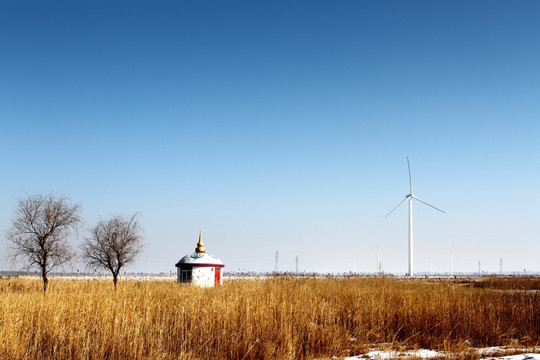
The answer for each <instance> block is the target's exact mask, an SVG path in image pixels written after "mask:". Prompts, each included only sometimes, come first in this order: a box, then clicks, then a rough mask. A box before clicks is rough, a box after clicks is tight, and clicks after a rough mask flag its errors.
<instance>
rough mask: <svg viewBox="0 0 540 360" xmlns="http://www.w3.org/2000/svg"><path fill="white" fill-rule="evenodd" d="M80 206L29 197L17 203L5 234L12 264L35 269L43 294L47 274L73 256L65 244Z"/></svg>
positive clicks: (77, 219)
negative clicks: (38, 275)
mask: <svg viewBox="0 0 540 360" xmlns="http://www.w3.org/2000/svg"><path fill="white" fill-rule="evenodd" d="M80 213H81V205H80V204H75V205H72V204H71V203H70V200H69V199H68V198H66V197H59V198H57V197H56V196H55V195H54V194H53V193H51V194H48V195H45V196H44V195H30V196H28V197H27V198H25V199H20V200H19V202H18V205H17V208H16V209H15V212H14V215H13V218H12V220H11V222H12V225H11V228H10V229H9V230H8V232H7V238H8V240H9V242H10V249H11V257H12V259H13V260H15V261H16V260H19V259H22V260H23V261H24V263H25V268H26V269H32V268H38V269H39V270H40V271H41V277H42V279H43V291H44V292H46V291H47V284H48V278H47V274H48V273H49V272H50V271H51V270H52V269H53V268H55V267H58V266H62V265H64V264H66V263H67V262H69V261H70V260H71V259H72V258H73V257H74V256H75V253H74V251H73V249H72V247H71V245H70V243H69V241H68V239H69V237H70V236H71V234H72V232H73V231H74V230H75V231H76V229H77V226H78V225H79V223H80V222H81V216H80Z"/></svg>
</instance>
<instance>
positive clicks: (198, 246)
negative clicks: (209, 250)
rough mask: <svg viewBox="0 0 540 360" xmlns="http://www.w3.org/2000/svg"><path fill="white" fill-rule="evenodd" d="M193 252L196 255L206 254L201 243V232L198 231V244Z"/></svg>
mask: <svg viewBox="0 0 540 360" xmlns="http://www.w3.org/2000/svg"><path fill="white" fill-rule="evenodd" d="M195 252H198V253H203V252H206V251H205V250H204V244H203V243H202V231H199V243H198V244H197V247H196V248H195Z"/></svg>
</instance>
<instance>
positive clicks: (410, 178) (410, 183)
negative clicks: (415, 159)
mask: <svg viewBox="0 0 540 360" xmlns="http://www.w3.org/2000/svg"><path fill="white" fill-rule="evenodd" d="M407 167H408V168H409V185H410V187H411V195H412V193H413V191H412V176H411V163H409V157H408V156H407Z"/></svg>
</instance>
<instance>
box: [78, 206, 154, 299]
mask: <svg viewBox="0 0 540 360" xmlns="http://www.w3.org/2000/svg"><path fill="white" fill-rule="evenodd" d="M143 248H144V244H143V242H142V229H141V227H140V225H139V220H138V214H137V213H135V214H134V215H133V216H131V217H130V218H125V217H122V216H119V215H118V216H114V217H113V218H111V219H109V220H101V221H99V222H98V224H97V225H96V226H95V227H94V228H93V229H92V237H90V238H87V239H86V241H85V242H84V244H83V254H82V255H83V257H84V259H85V261H86V263H87V265H88V266H89V267H91V268H94V269H100V268H101V269H108V270H109V271H110V272H111V273H112V276H113V283H114V288H115V290H116V283H117V282H118V274H119V273H120V269H122V267H124V266H125V265H127V264H130V263H132V262H134V261H135V259H136V258H137V256H138V255H139V254H140V253H141V252H142V250H143Z"/></svg>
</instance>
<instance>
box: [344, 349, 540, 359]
mask: <svg viewBox="0 0 540 360" xmlns="http://www.w3.org/2000/svg"><path fill="white" fill-rule="evenodd" d="M500 351H504V349H502V348H500V347H493V348H484V349H478V353H479V354H480V356H486V355H488V357H483V358H482V359H481V360H540V353H530V354H519V355H505V356H489V354H490V353H493V354H495V353H497V352H499V353H500ZM413 358H414V359H435V358H441V359H442V358H450V359H451V358H459V354H445V353H443V352H439V351H435V350H427V349H420V350H410V351H395V350H389V351H381V350H372V351H370V352H368V353H366V354H362V355H358V356H353V357H347V358H344V359H343V360H360V359H372V360H392V359H402V360H403V359H413Z"/></svg>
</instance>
